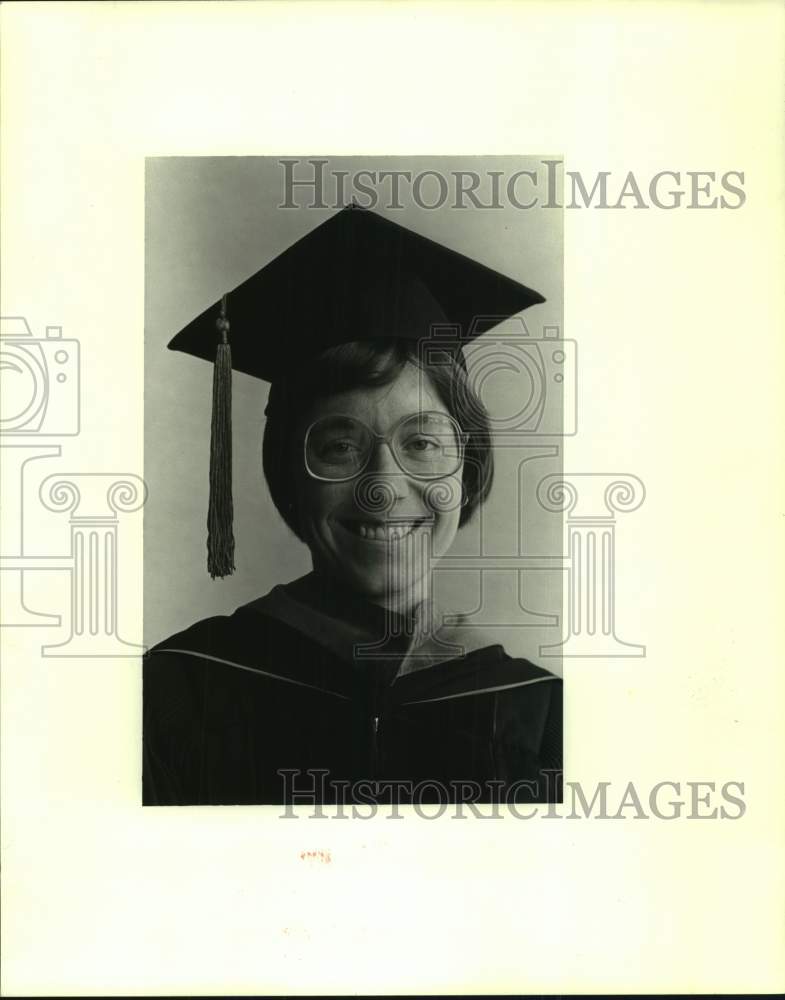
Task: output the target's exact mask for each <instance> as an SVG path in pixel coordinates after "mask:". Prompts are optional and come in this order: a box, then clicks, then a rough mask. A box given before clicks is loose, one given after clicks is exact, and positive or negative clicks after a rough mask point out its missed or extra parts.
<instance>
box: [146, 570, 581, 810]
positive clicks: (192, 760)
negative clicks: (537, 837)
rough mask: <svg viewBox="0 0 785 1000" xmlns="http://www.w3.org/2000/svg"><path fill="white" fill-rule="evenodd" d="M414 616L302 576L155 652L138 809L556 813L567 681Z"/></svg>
mask: <svg viewBox="0 0 785 1000" xmlns="http://www.w3.org/2000/svg"><path fill="white" fill-rule="evenodd" d="M423 607H424V608H425V611H424V610H423ZM423 607H421V608H420V609H418V611H417V613H415V614H413V615H412V616H409V617H404V616H400V615H396V614H393V613H391V612H389V611H385V610H384V609H383V608H381V607H377V606H376V605H373V604H371V603H369V602H367V601H365V600H362V599H360V598H358V597H356V596H355V595H354V594H352V593H350V592H348V591H346V590H343V589H342V588H340V587H338V586H336V585H335V583H334V582H333V581H329V582H328V581H325V580H323V579H321V578H320V577H318V576H317V575H316V574H314V573H311V574H308V576H306V577H303V578H301V579H300V580H297V581H295V582H294V583H292V584H287V585H283V586H278V587H275V588H273V590H272V591H271V592H270V593H269V594H267V595H266V596H265V597H262V598H260V599H258V600H255V601H252V602H251V603H250V604H246V605H244V606H243V607H240V608H238V609H237V610H236V611H235V612H234V614H232V615H227V616H217V617H212V618H206V619H204V620H202V621H199V622H197V623H196V624H194V625H192V626H191V627H190V628H187V629H185V631H183V632H179V633H177V634H176V635H173V636H171V637H169V638H168V639H165V640H164V641H163V642H160V643H159V644H158V645H157V646H155V647H154V648H153V649H151V650H150V651H149V653H148V654H147V656H146V658H145V664H144V695H143V697H144V733H143V744H144V763H143V803H144V804H145V805H219V804H225V805H238V804H252V803H267V804H284V803H289V802H291V803H297V802H311V801H314V802H321V803H334V802H336V801H342V802H353V801H376V802H382V803H384V802H390V801H396V802H399V803H407V802H411V801H415V802H434V801H437V802H441V801H448V802H455V801H465V802H492V801H502V802H504V801H510V800H511V799H513V798H514V800H515V801H516V802H546V801H559V800H560V796H561V789H560V773H561V749H562V698H561V696H562V683H561V680H560V679H559V678H558V677H556V676H554V675H553V674H551V673H550V672H549V671H547V670H544V669H542V668H541V667H537V666H535V665H534V664H532V663H530V662H529V661H528V660H525V659H520V658H515V657H511V656H508V655H507V653H506V652H505V651H504V649H503V647H502V646H501V645H499V644H498V643H495V642H493V641H489V640H488V637H487V636H483V635H481V634H480V633H479V632H478V630H476V629H473V628H465V627H464V628H460V627H446V626H444V625H439V620H440V619H439V617H438V613H436V612H435V610H434V609H433V608H432V607H431V606H430V605H427V606H423ZM282 772H283V773H282Z"/></svg>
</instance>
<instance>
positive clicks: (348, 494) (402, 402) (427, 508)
mask: <svg viewBox="0 0 785 1000" xmlns="http://www.w3.org/2000/svg"><path fill="white" fill-rule="evenodd" d="M424 411H430V412H436V413H440V414H444V415H448V411H447V409H446V407H445V406H444V404H443V403H442V401H441V400H440V399H439V396H438V395H437V393H436V391H435V389H434V387H433V385H432V383H431V381H430V379H429V378H428V376H427V374H426V373H425V372H423V371H421V370H420V369H419V368H417V367H416V366H414V365H411V364H407V365H405V366H404V368H403V369H402V370H401V372H400V374H399V375H398V376H397V378H396V379H395V380H394V381H393V382H390V383H389V384H387V385H383V386H377V387H373V388H358V389H351V390H347V391H346V392H341V393H338V394H336V395H333V396H329V397H327V398H325V399H323V400H319V401H317V403H315V405H314V406H313V408H312V409H311V410H310V412H309V413H308V414H306V415H305V416H304V420H303V423H302V426H301V428H300V431H301V433H300V435H299V437H298V441H299V442H300V446H299V448H298V449H297V451H296V454H295V463H296V467H295V484H296V498H295V506H296V511H297V516H298V521H299V525H300V528H301V532H302V536H303V539H304V540H305V542H306V544H307V545H308V548H309V549H310V550H311V556H312V559H313V565H314V569H315V570H317V572H320V573H323V574H325V575H327V576H331V577H334V578H337V579H338V580H340V581H341V582H343V583H344V584H347V585H348V586H349V587H351V588H352V589H353V590H355V591H357V592H358V593H359V594H361V595H363V596H364V597H366V598H367V599H369V600H371V601H373V602H374V603H376V604H381V605H383V606H385V607H390V608H395V609H397V610H406V609H407V608H408V607H410V606H411V605H412V604H414V603H417V602H418V601H419V600H421V599H422V596H423V595H424V586H425V584H426V582H427V579H428V576H429V573H430V568H431V565H432V563H433V562H434V561H436V560H437V559H438V558H440V557H441V556H442V555H444V553H445V552H446V551H447V549H448V548H449V547H450V545H451V544H452V541H453V539H454V538H455V534H456V532H457V530H458V522H459V520H460V512H461V507H460V497H461V478H462V472H463V468H462V466H461V467H459V468H458V469H457V470H456V471H455V472H454V473H453V474H452V475H451V476H449V477H444V478H442V479H441V480H436V481H434V480H422V479H418V478H415V477H413V476H411V475H407V473H406V472H404V471H403V470H402V469H401V468H400V466H399V465H398V464H397V462H396V460H395V458H394V457H393V455H392V452H391V450H390V447H389V445H388V444H383V443H381V442H376V443H375V445H374V446H373V451H372V453H371V457H370V461H369V463H368V465H367V466H366V467H365V469H364V470H363V472H362V473H361V475H360V476H358V477H357V478H355V479H350V480H348V481H347V482H323V481H321V480H317V479H314V478H312V476H310V475H309V474H308V472H307V470H306V468H305V461H304V459H303V447H302V442H303V440H304V436H305V431H306V429H307V427H308V426H309V425H310V424H311V423H312V422H313V421H315V420H319V419H320V418H323V417H331V416H335V415H338V414H341V415H343V416H349V417H353V418H355V419H356V420H360V421H362V422H363V423H364V424H366V425H367V426H368V428H370V429H371V430H372V431H374V432H375V433H376V434H380V435H385V436H386V435H389V434H390V433H391V431H392V430H393V429H394V428H396V426H398V425H399V422H400V421H401V420H402V419H403V418H405V417H409V416H412V415H416V414H418V413H421V412H424ZM413 447H427V444H418V443H417V442H415V443H414V445H413Z"/></svg>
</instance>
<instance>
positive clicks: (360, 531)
mask: <svg viewBox="0 0 785 1000" xmlns="http://www.w3.org/2000/svg"><path fill="white" fill-rule="evenodd" d="M418 523H419V522H417V521H406V522H398V523H396V524H369V523H361V522H358V521H352V522H350V523H349V524H348V525H347V526H348V528H349V530H350V531H352V532H354V534H356V535H359V536H360V537H361V538H367V539H370V540H372V541H376V542H385V541H387V542H391V541H395V542H397V541H400V539H401V538H405V537H406V536H407V535H409V534H411V532H412V531H413V530H414V528H415V527H416V526H417V524H418Z"/></svg>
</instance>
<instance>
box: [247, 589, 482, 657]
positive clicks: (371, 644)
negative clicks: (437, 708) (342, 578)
mask: <svg viewBox="0 0 785 1000" xmlns="http://www.w3.org/2000/svg"><path fill="white" fill-rule="evenodd" d="M246 610H249V611H254V612H257V613H260V614H264V615H266V616H268V617H271V618H275V619H277V620H279V621H282V622H284V623H285V624H286V625H288V626H290V627H291V628H295V629H297V630H298V631H299V632H301V633H303V634H305V635H306V636H308V638H310V639H312V640H313V641H315V642H317V643H318V644H319V645H321V646H324V647H326V648H327V649H329V650H330V651H331V652H333V653H335V654H336V655H337V656H338V657H339V658H340V659H341V660H343V661H345V662H349V663H351V664H353V665H358V664H364V663H365V662H366V661H367V662H368V664H369V665H370V664H372V663H374V662H376V663H382V662H386V663H388V664H389V663H390V661H391V660H394V661H397V674H398V675H401V674H406V673H410V672H413V671H416V670H422V669H423V668H427V667H431V666H435V665H436V664H438V663H443V662H445V661H447V660H454V659H458V658H460V657H461V656H464V655H465V654H467V653H469V652H473V651H474V650H477V649H482V648H485V647H487V646H490V645H495V644H496V642H495V641H494V640H493V639H492V638H490V637H489V636H488V635H487V634H485V633H484V632H482V631H481V630H479V629H477V628H476V627H471V626H469V627H466V626H464V627H460V626H455V625H445V624H444V613H443V611H442V610H441V609H440V608H439V607H438V605H437V604H436V603H435V602H434V601H432V600H428V601H424V602H423V603H422V604H420V605H419V606H418V607H417V608H416V609H414V610H413V611H412V612H411V614H407V615H402V614H399V613H397V612H394V611H390V610H388V609H386V608H383V607H381V606H379V605H377V604H373V603H372V602H370V601H368V600H366V599H364V598H362V597H360V596H359V595H357V594H355V593H354V592H353V591H351V590H349V589H348V588H347V587H345V586H343V585H341V584H338V583H336V582H335V581H334V580H332V579H329V580H328V579H327V578H325V577H323V576H320V575H319V574H317V573H315V572H312V573H308V574H307V575H306V576H303V577H300V579H298V580H295V581H293V582H292V583H288V584H283V585H279V586H277V587H274V588H273V589H272V590H271V591H270V593H269V594H267V595H266V596H264V597H261V598H259V599H258V600H257V601H254V602H252V604H251V605H248V606H246Z"/></svg>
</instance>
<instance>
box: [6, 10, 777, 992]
mask: <svg viewBox="0 0 785 1000" xmlns="http://www.w3.org/2000/svg"><path fill="white" fill-rule="evenodd" d="M2 19H3V33H2V45H3V62H2V100H3V105H2V122H3V133H4V134H3V148H2V157H3V159H2V170H3V174H2V181H3V185H2V187H3V190H2V196H3V204H2V208H3V220H2V224H3V243H2V250H3V271H4V273H3V314H4V315H7V314H10V315H15V314H22V315H25V316H26V317H27V318H28V320H29V322H30V324H31V327H32V328H33V330H34V331H35V332H36V333H37V334H40V333H42V331H43V327H44V326H45V325H47V324H59V325H62V326H63V328H64V334H65V335H66V336H69V335H70V336H78V337H79V338H80V341H81V344H82V352H83V394H84V405H83V432H82V434H81V436H80V437H79V439H78V445H77V444H75V443H74V442H71V443H69V444H68V445H67V447H64V452H63V459H62V460H60V461H59V462H58V463H57V464H56V465H55V466H54V467H53V468H54V469H56V470H58V471H59V470H62V471H66V470H68V471H79V470H83V471H90V470H94V469H100V470H107V471H127V472H135V473H137V474H138V473H141V470H142V469H143V467H144V462H143V454H142V441H143V398H142V385H143V356H142V332H143V273H144V270H143V269H144V247H143V240H144V206H143V196H144V188H143V182H144V160H145V157H147V156H152V155H170V154H175V153H177V154H183V155H208V154H209V155H228V154H242V155H247V154H258V155H270V154H281V155H289V154H294V155H296V154H298V153H305V154H307V153H309V152H310V151H313V150H318V151H320V152H324V153H335V154H340V153H345V154H349V153H360V152H362V153H367V154H376V153H378V154H391V153H398V152H400V153H423V154H426V153H452V154H459V153H465V154H472V153H482V154H488V155H490V154H499V155H501V154H511V153H522V154H523V153H529V152H532V151H534V152H538V151H541V150H559V151H561V152H563V154H564V159H565V166H566V168H567V169H577V170H580V171H581V172H582V173H583V174H584V176H588V177H591V176H592V175H593V174H594V172H595V171H597V170H611V171H613V172H614V174H616V173H619V174H622V175H623V174H624V173H626V171H628V170H634V171H635V172H636V173H637V174H638V175H639V176H642V177H646V176H649V175H651V174H653V173H654V172H656V171H657V170H660V169H674V170H681V171H686V170H716V171H718V172H719V173H721V172H723V171H724V170H731V169H739V170H744V171H745V174H746V186H745V189H746V192H747V203H746V205H745V206H744V208H743V209H742V210H739V211H713V212H711V211H704V212H701V211H688V210H679V211H672V212H667V211H656V210H651V211H631V210H626V211H619V212H614V211H605V212H602V211H594V210H576V211H567V212H566V213H565V291H566V304H565V305H566V313H565V326H566V327H567V329H569V331H570V335H571V336H574V337H575V338H576V339H577V340H578V342H579V345H580V348H581V351H582V354H581V358H582V368H581V378H582V383H581V405H582V410H581V414H582V421H583V422H582V427H583V432H582V433H581V434H580V435H579V436H578V437H577V438H575V439H571V440H569V441H568V442H567V444H566V449H565V468H566V469H568V470H569V469H575V470H582V471H603V470H606V469H607V468H608V465H609V463H610V464H611V465H612V467H613V469H614V471H615V470H617V469H624V470H629V471H631V472H633V473H635V474H636V475H639V476H640V477H641V478H642V479H643V481H644V482H645V483H646V486H647V490H648V495H647V499H646V503H645V504H644V506H643V507H642V508H641V509H640V511H638V512H636V514H635V525H634V529H633V528H632V527H629V528H625V559H626V560H629V562H628V564H627V566H626V586H625V587H624V589H623V591H622V592H621V593H620V594H619V598H618V600H619V617H620V620H621V621H624V622H625V627H627V628H629V630H630V634H631V635H633V636H635V638H636V639H638V638H639V639H640V641H643V642H645V643H646V644H647V647H648V655H647V657H646V659H644V660H637V661H635V660H617V661H597V660H592V661H580V660H578V661H573V662H572V663H567V664H566V667H565V678H566V684H567V692H568V702H567V718H566V722H567V730H566V742H567V777H568V779H570V780H580V781H581V782H583V783H585V784H586V785H588V786H592V785H593V784H594V783H595V782H596V781H598V780H609V781H612V782H613V783H614V785H618V786H622V787H623V785H624V784H626V782H627V781H629V780H635V781H636V782H638V783H639V784H640V786H641V787H642V788H644V789H645V788H647V787H649V786H651V785H652V784H653V783H654V782H656V781H659V780H664V779H672V780H680V781H687V780H697V779H705V780H714V781H716V782H718V784H719V783H722V782H723V781H726V780H742V781H744V782H745V785H746V796H745V797H746V802H747V813H746V815H745V816H744V817H743V818H742V819H741V820H738V821H724V822H710V821H697V820H693V821H685V820H679V821H673V822H664V821H658V820H648V821H643V820H632V819H626V820H624V821H605V822H598V821H596V820H579V821H578V820H576V821H566V820H562V821H559V820H547V819H542V818H537V819H532V820H529V821H520V820H515V819H512V818H507V819H505V820H504V821H495V822H485V821H482V820H474V821H469V820H465V821H464V822H455V821H454V820H452V819H450V818H449V817H448V816H445V817H444V818H443V819H441V820H438V821H433V822H428V821H425V820H419V819H416V818H414V817H412V816H410V815H407V817H406V818H405V819H403V820H398V821H391V820H388V819H386V818H384V817H382V816H380V817H377V818H376V819H375V820H373V821H366V822H342V823H339V822H337V821H334V820H326V819H325V820H306V819H303V818H301V819H297V820H287V821H284V820H280V819H278V818H276V815H277V810H276V809H267V808H225V809H196V808H194V809H190V808H189V809H182V810H178V809H145V810H143V809H141V808H140V806H139V804H138V803H139V761H140V747H139V741H140V693H141V692H140V671H139V664H138V662H137V661H135V660H133V659H130V660H79V659H74V660H53V659H43V658H41V656H40V654H39V650H40V645H41V642H42V641H44V640H45V639H46V637H45V636H44V637H43V638H42V636H41V635H40V633H37V634H35V635H34V634H32V633H33V632H34V631H35V630H21V629H18V630H13V631H12V630H4V631H3V634H2V640H3V689H2V708H3V731H2V739H3V746H2V751H3V752H2V785H3V799H4V801H3V807H4V808H3V846H4V858H3V862H4V866H3V890H4V920H3V935H4V954H3V958H4V968H3V990H4V992H5V993H6V994H27V995H35V994H46V993H58V994H61V995H65V994H71V995H79V994H82V995H93V994H101V993H110V994H111V993H118V994H121V993H136V994H154V993H159V994H160V993H163V994H167V993H168V994H187V993H190V994H194V993H203V994H205V993H206V994H210V993H214V994H228V993H240V994H242V993H288V994H293V993H316V992H327V993H330V992H355V991H356V992H375V993H379V992H411V993H413V992H428V991H432V992H434V991H439V992H449V991H455V992H472V991H484V992H516V993H521V992H559V993H567V992H571V991H572V992H574V991H581V992H605V991H610V992H613V991H624V992H632V991H649V992H657V991H667V990H671V991H683V992H687V991H717V990H719V991H722V992H732V991H734V990H747V991H756V990H757V991H772V990H778V989H781V988H782V986H783V981H784V979H785V970H784V968H783V966H784V964H785V961H784V959H783V950H782V900H783V888H784V886H783V874H784V872H783V860H782V850H781V846H782V840H783V832H784V830H783V826H784V825H785V824H784V823H783V820H784V818H785V817H784V815H783V809H784V807H783V797H782V794H781V789H782V786H783V761H785V752H783V751H785V747H784V746H783V743H784V742H785V737H783V730H782V726H781V710H782V700H783V693H785V692H784V690H783V689H784V688H785V682H783V676H782V653H783V637H782V626H781V616H782V604H783V597H785V593H784V591H785V588H784V587H783V568H782V567H783V561H782V548H783V524H784V523H785V522H784V521H783V517H782V510H783V506H782V500H783V485H785V484H784V483H783V470H782V444H783V432H782V427H783V426H785V419H783V418H784V417H785V414H784V413H783V402H782V400H783V394H782V375H783V360H784V359H783V354H784V353H785V351H784V349H783V346H782V343H783V340H782V325H783V318H784V317H783V312H784V311H785V310H784V309H783V290H782V288H783V286H782V273H781V268H782V259H783V250H784V249H785V246H783V243H784V242H785V241H784V240H783V236H784V235H785V234H784V233H783V226H784V224H785V216H783V203H782V197H783V185H782V181H783V170H782V151H783V121H782V116H781V111H780V103H781V94H782V90H783V63H782V51H783V40H784V39H783V34H784V28H785V25H784V24H783V10H782V7H781V5H779V4H775V3H736V4H735V3H725V4H723V3H705V4H704V3H696V4H689V3H684V4H657V5H653V4H648V3H640V4H635V5H631V4H630V5H622V4H600V3H598V4H591V5H589V4H571V3H552V4H547V5H546V4H535V3H520V4H514V5H507V4H483V5H479V4H476V5H475V4H469V3H467V4H459V3H456V4H436V5H419V4H390V5H386V4H359V3H353V4H346V5H333V4H329V3H324V4H318V5H310V4H304V3H303V4H272V3H271V4H237V5H235V4H220V5H217V4H196V5H191V4H185V3H180V4H161V5H159V4H138V5H127V4H113V5H108V4H107V5H91V4H68V5H65V6H60V5H48V4H14V5H6V6H4V7H3V10H2ZM88 359H89V360H88ZM588 428H591V433H589V432H588ZM134 518H135V520H134ZM141 521H142V519H141V516H139V515H130V516H129V518H128V521H127V524H126V526H125V527H124V533H123V545H124V570H123V578H122V588H123V596H122V606H121V609H120V616H121V631H122V632H123V633H124V635H125V637H127V638H129V639H139V638H141V607H142V588H141V581H142V567H141V547H142V544H141V543H142V535H141ZM4 530H7V529H6V528H5V527H4ZM134 556H136V558H134ZM58 575H59V574H53V576H54V577H57V576H58ZM51 586H52V594H51V602H50V603H51V604H52V605H53V606H57V605H58V602H61V601H62V595H63V588H62V585H61V583H57V582H56V581H54V582H53V583H52V584H51ZM172 586H173V587H176V586H178V582H177V580H173V581H172ZM307 850H324V851H329V852H330V856H331V858H332V861H331V862H330V863H329V864H321V863H319V862H315V861H309V860H307V859H306V860H302V859H301V857H300V854H301V852H303V851H307Z"/></svg>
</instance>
